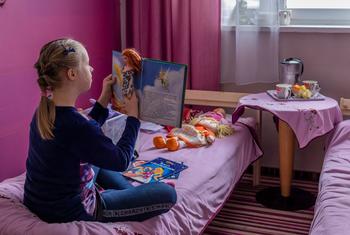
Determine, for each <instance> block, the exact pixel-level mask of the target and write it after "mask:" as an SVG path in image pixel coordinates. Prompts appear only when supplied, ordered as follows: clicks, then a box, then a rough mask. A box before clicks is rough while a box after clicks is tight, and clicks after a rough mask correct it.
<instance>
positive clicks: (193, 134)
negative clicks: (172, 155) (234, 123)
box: [153, 108, 233, 151]
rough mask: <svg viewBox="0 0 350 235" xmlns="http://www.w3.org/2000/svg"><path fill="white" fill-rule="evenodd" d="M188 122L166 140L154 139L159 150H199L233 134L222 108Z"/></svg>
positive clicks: (158, 137)
mask: <svg viewBox="0 0 350 235" xmlns="http://www.w3.org/2000/svg"><path fill="white" fill-rule="evenodd" d="M187 122H188V123H185V124H183V125H182V127H181V128H174V129H172V130H171V131H170V132H169V134H168V135H167V136H166V138H164V137H163V136H156V137H154V138H153V144H154V146H155V147H156V148H158V149H161V148H167V149H168V150H169V151H176V150H178V149H180V148H184V147H190V148H197V147H201V146H206V145H210V144H212V143H213V142H214V141H215V138H216V137H219V138H221V137H223V136H228V135H232V133H233V128H232V127H231V126H230V125H229V123H228V121H227V120H226V119H225V110H224V109H222V108H217V109H214V110H213V111H211V112H206V113H203V114H199V115H197V116H195V117H193V118H191V120H188V121H187Z"/></svg>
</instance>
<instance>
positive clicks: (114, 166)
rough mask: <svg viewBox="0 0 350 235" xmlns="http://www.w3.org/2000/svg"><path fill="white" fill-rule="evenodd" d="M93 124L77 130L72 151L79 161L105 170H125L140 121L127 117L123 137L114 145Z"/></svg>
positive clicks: (131, 155)
mask: <svg viewBox="0 0 350 235" xmlns="http://www.w3.org/2000/svg"><path fill="white" fill-rule="evenodd" d="M93 122H94V121H93V120H91V121H89V122H86V123H85V124H84V125H82V126H81V127H80V128H79V131H77V132H78V133H77V134H78V136H76V138H75V141H74V142H75V143H76V145H74V146H72V149H73V151H74V152H75V153H76V154H77V155H78V156H80V161H83V162H88V163H91V164H93V165H96V166H98V167H101V168H104V169H107V170H113V171H124V170H126V169H127V168H128V166H129V163H130V160H131V159H132V157H133V153H134V148H135V142H136V139H137V135H138V131H139V128H140V121H139V120H138V119H137V118H134V117H128V118H127V120H126V126H125V130H124V132H123V135H122V137H121V138H120V140H119V142H118V143H117V144H116V145H114V144H113V142H112V140H111V139H109V138H108V137H106V136H105V135H104V134H103V132H102V130H101V128H100V127H99V126H98V125H97V124H96V123H95V124H94V123H93Z"/></svg>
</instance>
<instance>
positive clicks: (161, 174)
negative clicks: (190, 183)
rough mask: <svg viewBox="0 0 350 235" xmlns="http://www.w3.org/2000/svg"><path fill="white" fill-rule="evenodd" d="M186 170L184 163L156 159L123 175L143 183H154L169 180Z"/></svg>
mask: <svg viewBox="0 0 350 235" xmlns="http://www.w3.org/2000/svg"><path fill="white" fill-rule="evenodd" d="M186 168H187V166H186V165H184V164H183V163H178V162H174V161H171V160H168V159H165V158H156V159H154V160H152V161H149V162H146V163H143V164H141V165H136V166H133V167H131V168H130V169H128V170H127V171H126V172H124V173H123V175H124V176H126V177H128V178H131V179H133V180H135V181H138V182H141V183H152V182H158V181H160V180H162V179H165V178H168V177H169V176H171V175H173V174H176V173H179V172H180V171H183V170H184V169H186Z"/></svg>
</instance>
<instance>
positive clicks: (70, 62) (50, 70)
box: [34, 38, 84, 140]
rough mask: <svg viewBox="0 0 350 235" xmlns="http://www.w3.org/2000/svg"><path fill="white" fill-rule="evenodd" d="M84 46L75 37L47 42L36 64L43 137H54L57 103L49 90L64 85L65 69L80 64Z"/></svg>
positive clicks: (38, 115)
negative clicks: (50, 95) (63, 74)
mask: <svg viewBox="0 0 350 235" xmlns="http://www.w3.org/2000/svg"><path fill="white" fill-rule="evenodd" d="M83 48H84V46H83V45H82V44H81V43H80V42H78V41H75V40H73V39H68V38H63V39H57V40H54V41H51V42H49V43H47V44H45V45H44V46H43V47H42V48H41V50H40V55H39V58H38V61H37V62H36V63H35V64H34V67H35V68H36V70H37V72H38V79H37V82H38V85H39V88H40V90H41V92H42V96H41V100H40V103H39V107H38V109H37V111H36V121H37V126H38V130H39V134H40V136H41V138H42V139H44V140H50V139H53V138H54V134H53V129H54V123H55V117H56V108H55V103H54V102H53V100H52V97H48V96H47V95H45V94H47V91H50V92H52V91H54V90H55V89H56V88H59V87H60V86H61V85H62V76H61V75H60V73H61V71H62V70H63V69H69V68H76V67H78V66H79V63H80V60H81V55H82V49H83Z"/></svg>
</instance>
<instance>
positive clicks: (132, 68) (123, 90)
mask: <svg viewBox="0 0 350 235" xmlns="http://www.w3.org/2000/svg"><path fill="white" fill-rule="evenodd" d="M140 70H141V56H140V55H139V54H138V53H137V52H136V51H135V50H134V49H125V50H123V52H122V53H120V52H118V51H113V52H112V76H113V77H115V78H116V83H115V84H114V85H113V96H114V97H113V99H112V101H113V102H112V103H113V108H114V109H115V110H117V111H120V110H122V109H123V107H124V105H125V99H126V98H127V99H130V98H131V96H132V95H133V93H134V91H135V88H134V86H135V85H136V87H139V82H140V81H139V80H140V79H139V74H140V73H139V72H140ZM134 84H135V85H134Z"/></svg>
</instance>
